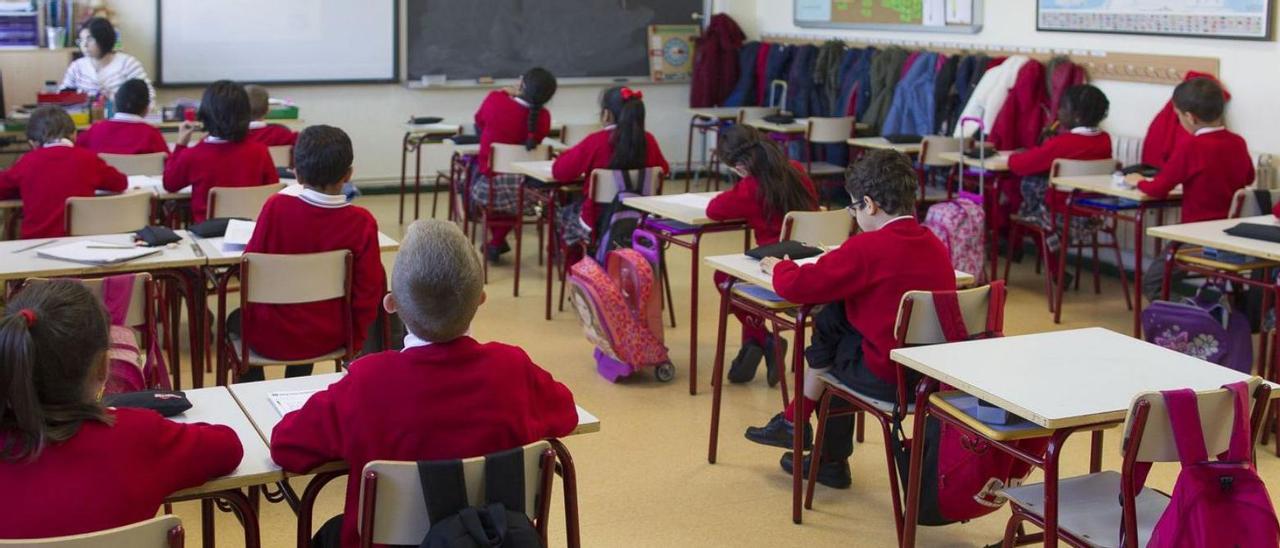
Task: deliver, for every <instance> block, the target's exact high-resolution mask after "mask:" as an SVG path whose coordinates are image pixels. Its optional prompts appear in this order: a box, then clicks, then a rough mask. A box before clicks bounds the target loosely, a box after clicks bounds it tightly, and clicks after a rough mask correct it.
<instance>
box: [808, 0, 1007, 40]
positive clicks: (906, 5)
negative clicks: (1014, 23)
mask: <svg viewBox="0 0 1280 548" xmlns="http://www.w3.org/2000/svg"><path fill="white" fill-rule="evenodd" d="M1018 1H1023V0H1018ZM792 5H793V13H792V21H793V22H794V23H795V25H796V26H798V27H816V28H841V29H861V30H881V31H905V32H942V33H966V34H974V33H977V32H979V31H981V30H982V0H794V2H793V4H792Z"/></svg>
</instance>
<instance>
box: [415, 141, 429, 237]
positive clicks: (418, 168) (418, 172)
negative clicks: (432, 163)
mask: <svg viewBox="0 0 1280 548" xmlns="http://www.w3.org/2000/svg"><path fill="white" fill-rule="evenodd" d="M425 139H426V138H425V137H424V138H422V139H418V146H416V147H414V149H413V163H414V166H413V220H415V221H416V220H418V215H419V212H418V206H419V204H420V202H421V199H420V198H421V196H422V142H423V141H424V140H425Z"/></svg>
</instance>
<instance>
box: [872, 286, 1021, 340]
mask: <svg viewBox="0 0 1280 548" xmlns="http://www.w3.org/2000/svg"><path fill="white" fill-rule="evenodd" d="M955 293H956V299H957V300H958V301H959V302H960V314H961V315H962V316H963V317H964V327H965V331H966V335H967V336H968V338H979V337H991V336H1000V335H1001V334H1002V332H1003V330H1004V298H1005V289H1004V283H1003V282H999V281H997V282H994V283H992V284H991V285H984V286H982V287H975V288H972V289H961V290H958V291H956V292H955ZM896 326H897V328H896V330H895V332H896V333H897V338H898V341H897V343H898V345H899V346H919V345H926V344H942V343H945V342H948V341H947V337H946V335H945V333H944V332H943V328H942V324H941V323H940V322H939V321H938V308H937V306H936V305H935V303H934V293H933V292H929V291H908V292H907V293H906V294H904V295H903V296H902V303H901V304H900V305H899V306H898V319H897V322H896Z"/></svg>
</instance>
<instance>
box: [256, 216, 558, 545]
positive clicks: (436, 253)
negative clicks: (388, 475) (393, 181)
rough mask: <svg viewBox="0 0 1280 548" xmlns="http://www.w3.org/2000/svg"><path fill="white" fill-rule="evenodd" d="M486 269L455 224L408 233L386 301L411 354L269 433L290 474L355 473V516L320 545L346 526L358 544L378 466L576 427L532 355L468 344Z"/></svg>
mask: <svg viewBox="0 0 1280 548" xmlns="http://www.w3.org/2000/svg"><path fill="white" fill-rule="evenodd" d="M481 260H482V259H481V257H480V255H479V254H478V253H476V251H475V249H474V248H473V247H471V245H470V241H469V240H468V238H467V237H466V236H465V235H463V234H462V231H461V230H459V229H458V227H457V226H455V225H454V224H453V223H449V222H447V221H440V220H424V221H416V222H414V223H413V224H411V225H409V227H408V228H407V229H406V231H405V238H404V242H403V243H401V246H400V253H399V254H398V255H397V256H396V262H395V268H394V269H392V271H391V294H390V295H388V296H387V297H386V299H384V300H383V306H384V307H385V308H386V310H387V312H390V313H399V315H400V318H401V319H403V320H404V324H405V327H407V328H408V331H409V334H408V335H406V336H405V339H404V350H401V351H388V352H381V353H377V354H371V355H366V356H365V357H363V358H361V359H359V360H356V362H355V363H353V364H351V368H350V370H349V372H348V373H347V375H346V376H345V377H343V378H342V379H341V380H339V381H338V382H336V383H334V384H332V385H330V386H329V388H328V389H327V390H325V391H323V392H319V393H317V394H316V395H314V396H312V397H311V399H310V400H308V401H307V403H306V405H305V406H303V408H302V409H300V410H298V411H296V412H294V413H290V414H288V415H286V416H285V417H284V419H283V420H281V421H280V424H279V425H277V426H276V428H275V430H274V431H273V432H272V433H271V458H272V460H274V461H275V462H276V463H278V464H280V466H281V467H282V468H284V469H285V470H289V471H293V472H306V471H310V470H312V469H314V468H316V467H317V466H320V465H321V464H324V463H326V462H331V461H336V460H345V461H346V463H347V465H348V466H349V467H350V469H351V474H350V476H349V477H348V480H347V499H346V500H347V502H346V509H345V511H344V513H345V515H346V516H348V517H350V518H351V519H346V520H344V519H342V516H338V517H335V518H334V519H332V520H330V521H329V522H328V523H326V524H325V525H324V527H322V528H321V531H320V532H318V533H317V535H316V536H317V540H322V539H332V538H333V537H334V536H335V535H334V531H335V530H338V529H340V530H341V539H342V540H341V545H342V546H357V545H358V542H357V533H356V525H357V524H356V519H355V516H356V513H357V508H358V507H359V503H360V499H359V494H360V471H361V470H363V469H364V465H365V464H366V463H368V462H369V461H371V460H379V459H382V460H408V461H415V460H441V459H458V458H466V457H475V456H481V455H485V454H489V453H492V452H495V451H501V450H504V449H510V448H512V447H519V446H521V445H524V444H528V443H532V442H535V441H537V440H540V439H543V438H547V437H559V436H566V435H568V434H569V433H571V432H572V431H573V429H574V428H575V427H576V426H577V424H578V415H577V411H576V408H575V406H574V403H573V395H572V394H571V393H569V389H568V388H566V387H565V386H564V385H563V384H560V383H559V382H556V380H555V379H553V378H552V377H551V375H550V374H549V373H547V372H546V371H544V370H543V369H542V368H540V367H538V366H537V365H536V364H534V363H533V361H532V360H530V359H529V356H528V354H525V352H524V351H523V350H521V349H520V348H518V347H514V346H509V345H505V344H502V343H496V342H491V343H480V342H477V341H476V340H475V339H473V338H471V336H470V335H469V333H470V330H471V321H472V319H473V318H474V317H475V314H476V309H477V308H479V307H480V305H481V304H482V303H484V300H485V295H484V274H483V272H482V270H481ZM389 419H392V420H389ZM318 544H320V545H325V543H318Z"/></svg>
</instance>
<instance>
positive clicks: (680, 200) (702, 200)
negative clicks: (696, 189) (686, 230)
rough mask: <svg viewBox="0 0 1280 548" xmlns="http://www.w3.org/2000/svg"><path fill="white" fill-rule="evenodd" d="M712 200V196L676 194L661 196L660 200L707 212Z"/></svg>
mask: <svg viewBox="0 0 1280 548" xmlns="http://www.w3.org/2000/svg"><path fill="white" fill-rule="evenodd" d="M711 198H712V197H711V196H707V195H705V194H674V195H671V196H661V197H659V198H658V199H659V200H661V201H664V202H667V203H670V204H675V205H681V206H685V207H691V208H694V209H700V210H703V211H705V210H706V209H707V206H709V205H711Z"/></svg>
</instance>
